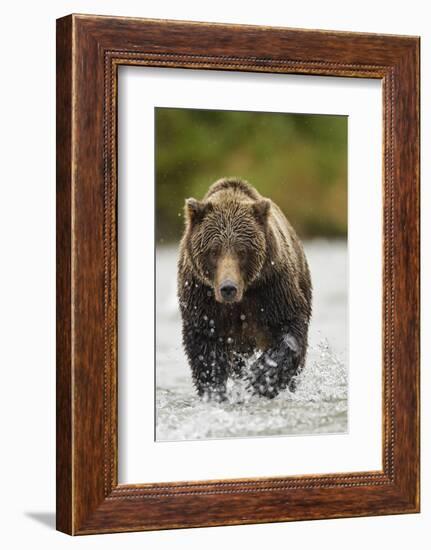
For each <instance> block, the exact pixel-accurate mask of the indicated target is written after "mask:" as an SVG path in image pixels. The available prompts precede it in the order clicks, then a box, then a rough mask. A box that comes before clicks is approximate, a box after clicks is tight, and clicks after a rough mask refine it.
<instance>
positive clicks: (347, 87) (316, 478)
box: [57, 15, 419, 535]
mask: <svg viewBox="0 0 431 550" xmlns="http://www.w3.org/2000/svg"><path fill="white" fill-rule="evenodd" d="M418 511H419V38H417V37H410V36H393V35H391V36H389V35H377V34H358V33H344V32H335V31H334V32H333V31H315V30H313V31H312V30H297V29H288V28H270V27H257V26H242V25H224V24H213V23H211V24H210V23H193V22H181V21H158V20H150V19H131V18H118V17H99V16H90V15H70V16H67V17H64V18H62V19H59V20H58V21H57V528H58V529H59V530H60V531H63V532H65V533H68V534H72V535H78V534H91V533H105V532H119V531H140V530H151V529H169V528H180V527H199V526H214V525H232V524H244V523H262V522H275V521H291V520H306V519H319V518H339V517H348V516H368V515H383V514H400V513H414V512H418Z"/></svg>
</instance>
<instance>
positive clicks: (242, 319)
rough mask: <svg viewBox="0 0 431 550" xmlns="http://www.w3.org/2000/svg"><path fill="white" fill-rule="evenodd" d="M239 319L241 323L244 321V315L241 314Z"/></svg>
mask: <svg viewBox="0 0 431 550" xmlns="http://www.w3.org/2000/svg"><path fill="white" fill-rule="evenodd" d="M240 319H241V321H244V320H245V315H244V313H241V315H240Z"/></svg>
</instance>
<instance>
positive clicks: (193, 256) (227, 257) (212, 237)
mask: <svg viewBox="0 0 431 550" xmlns="http://www.w3.org/2000/svg"><path fill="white" fill-rule="evenodd" d="M270 205H271V203H270V201H269V200H267V199H260V200H256V201H246V202H244V201H235V200H231V201H220V202H217V201H210V200H208V201H198V200H196V199H187V200H186V206H185V216H186V225H187V231H186V246H187V252H188V256H189V257H190V261H191V264H192V266H193V269H194V271H195V275H196V276H197V277H198V279H200V280H201V281H202V282H203V283H205V284H206V285H208V286H210V287H212V289H213V290H214V296H215V299H216V300H217V301H218V302H220V303H225V304H229V303H230V304H232V303H235V302H240V301H241V300H242V298H243V295H244V292H245V291H246V290H247V288H248V287H249V286H250V285H251V284H253V282H255V281H256V280H257V279H258V277H259V275H260V273H261V271H262V268H263V266H264V263H265V259H266V253H267V237H266V235H267V222H268V214H269V211H270Z"/></svg>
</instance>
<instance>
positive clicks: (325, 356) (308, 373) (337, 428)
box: [156, 241, 348, 441]
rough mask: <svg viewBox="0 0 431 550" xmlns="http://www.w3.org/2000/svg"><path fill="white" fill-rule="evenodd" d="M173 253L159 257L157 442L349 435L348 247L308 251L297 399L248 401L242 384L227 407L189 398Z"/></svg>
mask: <svg viewBox="0 0 431 550" xmlns="http://www.w3.org/2000/svg"><path fill="white" fill-rule="evenodd" d="M176 254H177V251H176V248H171V247H159V248H158V250H157V254H156V269H157V288H156V292H157V312H156V322H157V325H156V327H157V330H156V365H157V366H156V438H157V440H159V441H163V440H165V441H167V440H168V441H173V440H185V439H210V438H224V437H247V436H275V435H297V434H321V433H341V432H346V431H347V397H348V395H347V388H348V385H347V384H348V380H347V365H346V360H347V334H348V331H347V328H348V327H347V246H346V243H345V242H342V241H334V242H328V241H312V242H309V243H306V254H307V258H308V261H309V264H310V269H311V275H312V280H313V287H314V300H313V318H312V322H311V325H310V338H309V342H310V346H309V350H308V356H307V363H306V366H305V368H304V370H303V372H302V373H301V375H300V377H299V383H298V388H297V390H296V392H295V393H291V392H289V390H285V391H284V392H282V393H281V394H280V395H279V396H278V397H276V398H275V399H272V400H267V399H265V398H260V397H256V396H253V397H252V396H250V395H249V394H248V393H247V391H246V390H245V388H244V386H243V385H242V384H241V383H240V382H236V383H230V385H229V386H228V400H227V402H225V403H222V404H219V403H211V402H204V401H202V400H201V399H199V398H198V397H197V396H196V394H195V391H194V388H193V385H192V381H191V376H190V370H189V367H188V364H187V360H186V357H185V355H184V352H183V349H182V345H181V320H180V314H179V309H178V305H177V299H176V279H175V276H176V259H177V256H176Z"/></svg>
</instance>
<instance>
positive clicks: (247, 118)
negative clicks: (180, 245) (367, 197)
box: [156, 108, 347, 242]
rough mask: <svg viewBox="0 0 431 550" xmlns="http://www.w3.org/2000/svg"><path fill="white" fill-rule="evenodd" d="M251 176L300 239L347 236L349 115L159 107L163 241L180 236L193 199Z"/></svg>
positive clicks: (159, 209) (160, 229)
mask: <svg viewBox="0 0 431 550" xmlns="http://www.w3.org/2000/svg"><path fill="white" fill-rule="evenodd" d="M226 176H237V177H240V178H243V179H246V180H247V181H249V183H251V184H252V185H254V186H255V187H256V189H257V190H258V191H259V192H260V193H261V194H262V195H264V196H266V197H269V198H271V199H272V200H273V201H275V202H276V203H277V204H278V205H279V206H280V208H281V209H282V210H283V212H284V213H285V214H286V216H287V218H288V219H289V221H290V222H291V223H292V225H293V226H294V228H295V229H296V231H297V232H298V234H299V235H300V236H301V237H305V238H309V237H343V238H345V237H346V234H347V117H346V116H335V115H308V114H306V115H305V114H304V115H303V114H285V113H259V112H241V111H213V110H200V109H170V108H156V215H157V227H156V230H157V240H158V242H169V241H173V240H178V239H179V238H180V235H181V233H182V230H183V225H184V220H183V206H184V201H185V199H186V198H187V197H195V198H197V199H201V198H202V197H203V196H204V194H205V193H206V191H207V189H208V187H209V186H210V185H211V183H213V182H214V181H215V180H217V179H219V178H221V177H226Z"/></svg>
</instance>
